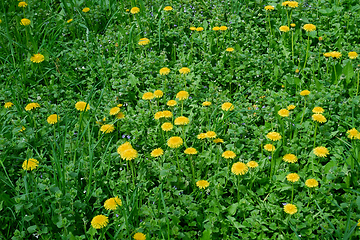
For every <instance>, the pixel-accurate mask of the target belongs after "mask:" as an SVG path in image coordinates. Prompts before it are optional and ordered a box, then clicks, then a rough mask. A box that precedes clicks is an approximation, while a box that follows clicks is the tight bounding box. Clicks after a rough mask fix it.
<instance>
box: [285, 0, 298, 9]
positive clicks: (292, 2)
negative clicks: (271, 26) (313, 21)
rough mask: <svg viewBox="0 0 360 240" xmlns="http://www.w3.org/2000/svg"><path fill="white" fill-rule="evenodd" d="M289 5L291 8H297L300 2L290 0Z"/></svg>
mask: <svg viewBox="0 0 360 240" xmlns="http://www.w3.org/2000/svg"><path fill="white" fill-rule="evenodd" d="M287 6H288V7H291V8H296V7H298V6H299V3H298V2H295V1H289V2H288V4H287Z"/></svg>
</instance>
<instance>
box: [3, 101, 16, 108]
mask: <svg viewBox="0 0 360 240" xmlns="http://www.w3.org/2000/svg"><path fill="white" fill-rule="evenodd" d="M12 106H14V104H13V103H12V102H6V103H5V104H4V108H11V107H12Z"/></svg>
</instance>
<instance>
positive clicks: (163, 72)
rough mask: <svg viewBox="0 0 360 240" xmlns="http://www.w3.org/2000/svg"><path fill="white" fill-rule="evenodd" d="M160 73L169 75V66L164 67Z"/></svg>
mask: <svg viewBox="0 0 360 240" xmlns="http://www.w3.org/2000/svg"><path fill="white" fill-rule="evenodd" d="M159 73H160V75H168V74H169V73H170V69H169V68H167V67H163V68H161V69H160V71H159Z"/></svg>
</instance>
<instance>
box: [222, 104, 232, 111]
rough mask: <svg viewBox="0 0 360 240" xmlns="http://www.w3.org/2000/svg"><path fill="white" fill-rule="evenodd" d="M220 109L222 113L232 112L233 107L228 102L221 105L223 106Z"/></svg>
mask: <svg viewBox="0 0 360 240" xmlns="http://www.w3.org/2000/svg"><path fill="white" fill-rule="evenodd" d="M221 109H222V110H224V111H232V110H234V105H232V104H231V103H229V102H226V103H223V105H221Z"/></svg>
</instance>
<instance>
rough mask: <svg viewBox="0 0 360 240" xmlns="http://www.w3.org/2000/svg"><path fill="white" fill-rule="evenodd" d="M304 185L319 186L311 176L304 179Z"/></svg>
mask: <svg viewBox="0 0 360 240" xmlns="http://www.w3.org/2000/svg"><path fill="white" fill-rule="evenodd" d="M305 185H306V186H307V187H309V188H313V187H317V186H319V182H318V181H316V180H315V179H313V178H311V179H308V180H306V181H305Z"/></svg>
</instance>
